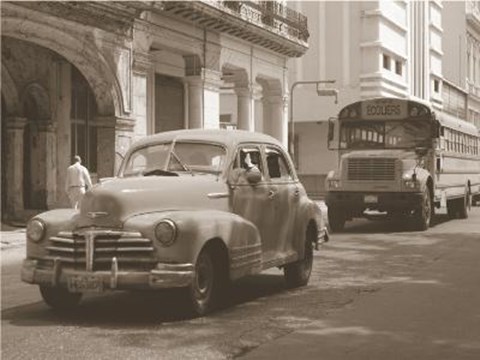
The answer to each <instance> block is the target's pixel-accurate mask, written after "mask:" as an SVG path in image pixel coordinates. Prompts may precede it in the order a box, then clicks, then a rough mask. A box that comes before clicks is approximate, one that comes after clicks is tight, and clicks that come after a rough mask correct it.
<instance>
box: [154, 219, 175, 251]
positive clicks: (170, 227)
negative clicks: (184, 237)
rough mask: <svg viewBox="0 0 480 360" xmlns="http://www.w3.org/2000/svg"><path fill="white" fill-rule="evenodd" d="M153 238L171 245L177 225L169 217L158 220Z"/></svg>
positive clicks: (164, 244) (163, 243)
mask: <svg viewBox="0 0 480 360" xmlns="http://www.w3.org/2000/svg"><path fill="white" fill-rule="evenodd" d="M155 238H156V239H157V240H158V241H159V242H160V244H162V245H163V246H170V245H172V244H173V243H174V242H175V240H176V238H177V226H176V225H175V223H174V222H173V221H172V220H169V219H164V220H162V221H160V222H159V223H158V224H157V226H156V227H155Z"/></svg>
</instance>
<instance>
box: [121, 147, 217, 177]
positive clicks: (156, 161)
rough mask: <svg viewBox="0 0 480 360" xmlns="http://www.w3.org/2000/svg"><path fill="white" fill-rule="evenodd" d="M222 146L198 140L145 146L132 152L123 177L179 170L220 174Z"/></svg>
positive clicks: (178, 171) (172, 172)
mask: <svg viewBox="0 0 480 360" xmlns="http://www.w3.org/2000/svg"><path fill="white" fill-rule="evenodd" d="M225 157H226V154H225V149H224V148H223V147H222V146H219V145H214V144H207V143H200V142H175V143H172V142H169V143H162V144H155V145H148V146H145V147H142V148H139V149H137V150H135V151H134V152H132V153H131V154H130V156H129V157H128V159H127V160H126V162H125V166H124V168H123V176H148V175H162V176H176V175H178V174H179V173H182V172H184V173H190V174H192V175H194V174H205V173H209V174H220V173H221V172H222V171H223V168H224V164H225Z"/></svg>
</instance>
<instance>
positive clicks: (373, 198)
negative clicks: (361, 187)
mask: <svg viewBox="0 0 480 360" xmlns="http://www.w3.org/2000/svg"><path fill="white" fill-rule="evenodd" d="M363 201H364V202H365V203H367V204H376V203H378V196H377V195H365V196H364V197H363Z"/></svg>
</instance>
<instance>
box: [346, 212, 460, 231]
mask: <svg viewBox="0 0 480 360" xmlns="http://www.w3.org/2000/svg"><path fill="white" fill-rule="evenodd" d="M449 220H451V219H450V218H449V217H448V215H446V214H438V215H435V217H434V218H433V220H432V223H431V225H430V227H432V228H434V227H436V226H438V225H440V224H443V223H445V222H447V221H449ZM342 232H343V233H350V234H353V233H355V234H371V233H383V234H391V233H401V232H417V231H416V230H415V229H414V227H413V225H412V222H411V221H410V219H408V218H389V217H387V216H386V215H374V216H369V218H368V220H365V219H355V220H353V221H349V222H347V223H346V224H345V229H344V230H343V231H342Z"/></svg>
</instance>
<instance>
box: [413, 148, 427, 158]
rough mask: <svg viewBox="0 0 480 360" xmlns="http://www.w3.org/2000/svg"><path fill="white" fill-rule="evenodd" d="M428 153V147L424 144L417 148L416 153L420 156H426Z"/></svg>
mask: <svg viewBox="0 0 480 360" xmlns="http://www.w3.org/2000/svg"><path fill="white" fill-rule="evenodd" d="M427 153H428V148H427V147H423V146H418V147H416V148H415V154H417V155H418V156H425V155H427Z"/></svg>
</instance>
